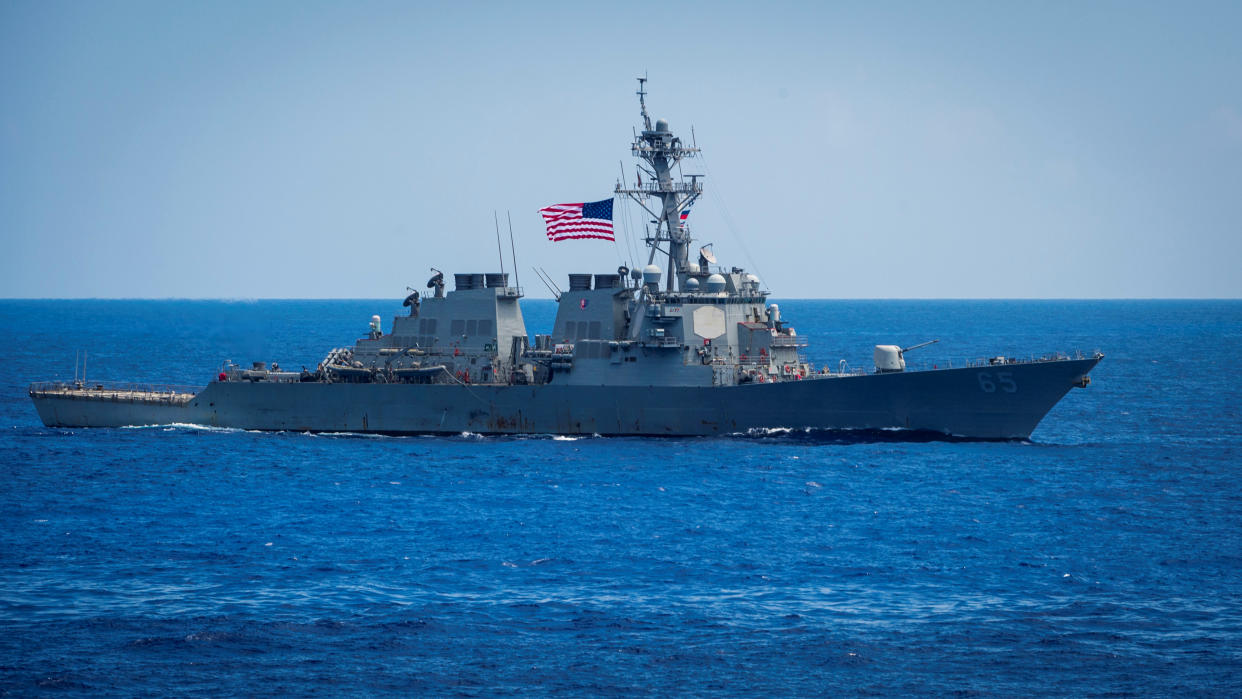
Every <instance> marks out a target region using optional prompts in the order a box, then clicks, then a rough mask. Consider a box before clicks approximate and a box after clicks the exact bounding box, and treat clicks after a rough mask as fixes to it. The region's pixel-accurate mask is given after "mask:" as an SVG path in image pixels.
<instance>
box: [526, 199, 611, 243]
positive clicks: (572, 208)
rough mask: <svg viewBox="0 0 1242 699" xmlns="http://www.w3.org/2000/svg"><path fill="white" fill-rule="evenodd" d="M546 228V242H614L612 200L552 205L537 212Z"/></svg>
mask: <svg viewBox="0 0 1242 699" xmlns="http://www.w3.org/2000/svg"><path fill="white" fill-rule="evenodd" d="M539 213H541V214H543V220H544V223H546V224H547V226H548V240H552V241H559V240H573V239H579V238H598V239H600V240H616V238H615V237H614V236H613V234H612V200H611V199H605V200H603V201H588V202H586V203H580V204H553V205H552V206H545V207H543V208H542V209H540V210H539Z"/></svg>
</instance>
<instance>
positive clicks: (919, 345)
mask: <svg viewBox="0 0 1242 699" xmlns="http://www.w3.org/2000/svg"><path fill="white" fill-rule="evenodd" d="M937 342H940V340H939V339H935V340H928V341H927V342H920V343H919V344H917V345H910V346H909V347H903V348H901V353H902V354H905V353H906V352H909V351H910V350H916V349H918V348H920V347H926V346H928V345H934V344H936V343H937Z"/></svg>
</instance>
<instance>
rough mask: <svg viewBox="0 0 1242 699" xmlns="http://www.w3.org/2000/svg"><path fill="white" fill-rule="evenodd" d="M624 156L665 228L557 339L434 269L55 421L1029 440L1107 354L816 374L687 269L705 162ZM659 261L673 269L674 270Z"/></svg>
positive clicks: (484, 285)
mask: <svg viewBox="0 0 1242 699" xmlns="http://www.w3.org/2000/svg"><path fill="white" fill-rule="evenodd" d="M644 87H645V79H640V82H639V90H638V97H639V105H640V114H641V118H642V130H641V131H639V132H638V133H636V135H635V138H634V141H633V144H632V146H631V150H632V152H633V154H634V155H635V156H636V157H637V158H639V159H640V160H641V161H642V162H643V163H644V168H643V169H645V170H646V172H647V173H648V179H647V181H646V182H645V183H644V182H642V181H641V180H638V181H636V182H635V183H634V184H633V185H622V184H618V185H617V187H616V189H615V194H616V195H617V196H623V197H628V198H630V199H632V200H633V201H635V202H637V203H638V204H639V205H640V206H642V207H643V209H644V210H645V211H646V212H647V213H648V214H649V215H650V216H651V220H652V221H653V222H654V223H655V230H654V231H653V232H651V233H650V234H649V235H648V236H647V237H646V243H647V245H648V248H649V256H648V259H647V264H646V266H645V267H643V268H642V269H641V270H632V271H631V270H629V269H627V268H625V267H621V268H619V269H617V270H616V271H615V272H611V271H610V272H606V273H596V274H585V273H575V274H570V275H569V284H568V288H567V289H566V290H564V291H561V292H559V293H558V297H557V304H558V305H557V313H556V319H555V322H554V324H553V327H552V331H551V333H550V334H536V335H534V336H533V337H532V336H530V335H528V333H527V329H526V325H525V322H524V320H523V317H522V312H521V307H520V299H521V297H522V292H521V290H520V289H519V288H518V287H517V286H514V285H510V283H509V276H508V275H507V274H505V273H503V272H499V273H461V274H454V275H453V281H454V288H453V289H452V290H450V291H446V286H447V284H446V282H445V278H444V275H443V274H442V273H440V272H438V270H433V271H435V272H436V274H435V275H434V276H433V277H432V278H431V279H430V280H429V281H428V283H427V288H428V290H429V293H427V294H424V295H420V294H419V293H418V292H417V291H415V292H414V293H411V294H410V295H409V296H407V297H406V298H405V301H404V306H405V307H407V308H408V309H409V310H408V313H406V314H403V315H398V316H396V317H394V318H393V320H392V322H391V325H390V327H389V330H388V331H387V332H385V331H384V329H383V326H382V322H381V319H380V318H379V317H378V316H375V317H373V318H372V319H371V323H370V326H369V328H368V332H367V334H366V336H364V337H362V338H360V339H358V340H357V341H356V342H355V343H354V344H353V346H352V347H341V348H337V349H333V350H331V351H330V352H328V354H327V355H326V356H325V357H324V359H323V361H322V362H320V363H319V365H318V366H317V367H316V369H315V370H314V371H310V370H303V371H300V372H289V371H281V370H280V369H279V367H277V366H272V367H268V366H267V365H265V364H262V363H254V364H252V365H250V366H248V367H243V366H239V365H235V364H232V363H228V364H226V366H224V367H223V369H222V370H221V371H220V372H219V374H218V376H217V377H216V379H215V380H214V381H212V382H211V383H210V384H208V385H207V386H206V387H205V388H203V389H201V390H197V391H172V392H167V391H166V392H152V391H141V390H137V391H136V390H121V389H112V388H108V387H104V386H97V387H95V386H88V385H83V384H36V385H32V386H31V389H30V394H31V396H32V398H33V400H34V402H35V405H36V407H37V409H38V410H39V414H40V416H41V418H42V419H43V421H44V422H45V423H46V424H48V425H60V426H120V425H131V424H159V423H173V422H177V423H194V424H207V425H220V426H232V427H244V428H249V429H269V430H309V431H338V430H350V431H362V432H386V433H421V432H451V433H456V432H462V431H471V432H482V433H530V432H536V433H559V434H566V433H567V434H584V433H585V434H592V433H594V434H605V435H608V434H634V435H670V434H676V435H708V434H728V433H736V432H744V431H747V430H752V429H767V428H791V429H888V428H899V429H911V430H927V431H935V432H941V433H945V434H950V435H955V436H961V437H976V438H1025V437H1028V436H1029V435H1030V433H1031V431H1032V430H1033V429H1034V428H1035V426H1036V425H1037V424H1038V422H1039V421H1040V419H1042V418H1043V416H1044V415H1045V414H1046V413H1047V412H1048V410H1049V409H1051V407H1052V406H1053V405H1054V404H1055V403H1056V402H1057V401H1058V400H1059V399H1060V398H1061V397H1062V396H1064V394H1065V393H1066V392H1068V391H1069V390H1070V388H1072V387H1074V386H1085V385H1086V384H1087V382H1088V379H1087V373H1088V372H1089V371H1090V370H1091V368H1092V367H1094V366H1095V364H1096V363H1097V362H1099V360H1100V359H1101V358H1102V356H1103V355H1101V354H1099V353H1096V354H1094V355H1091V356H1088V357H1076V358H1070V357H1066V356H1063V355H1055V356H1050V357H1046V358H1043V359H1040V360H1032V361H1024V362H1018V361H1015V360H1010V359H1005V358H1000V357H997V358H994V359H992V360H988V361H984V362H979V363H977V364H975V365H970V366H965V367H957V368H952V369H947V368H946V369H934V370H926V371H908V370H907V368H906V364H905V359H904V353H905V352H906V351H909V350H910V349H913V348H906V349H904V350H903V349H902V348H900V347H898V346H895V345H877V346H876V347H875V348H874V357H875V370H874V372H868V373H859V372H845V371H833V370H832V369H831V368H830V367H819V368H816V367H813V366H811V365H810V364H809V363H807V362H806V361H805V359H804V358H803V356H802V354H801V349H802V348H804V347H805V346H806V340H805V339H804V338H803V337H801V336H799V335H798V334H797V332H796V330H795V329H794V328H793V327H792V326H791V325H790V324H789V323H787V322H786V321H785V320H784V319H783V318H782V317H781V311H780V308H779V307H778V306H777V305H776V304H770V303H768V292H767V291H765V290H764V289H763V288H762V285H761V283H760V281H759V279H758V278H757V277H756V276H755V275H753V274H751V273H748V272H747V271H746V270H745V269H743V268H740V267H728V268H726V267H722V266H720V265H718V264H717V261H716V259H715V256H714V254H713V252H712V250H711V246H703V247H701V248H699V250H698V254H697V259H695V260H692V259H690V253H691V250H692V249H693V248H692V243H693V240H692V237H691V233H690V228H689V227H688V226H687V225H685V223H684V221H683V218H684V217H683V215H682V212H684V211H687V210H688V208H689V207H690V206H691V205H692V204H693V203H694V202H695V200H696V199H697V198H698V197H699V196H700V195H701V194H702V191H703V183H702V181H701V178H700V176H697V175H691V176H688V177H674V174H673V173H674V171H675V169H677V165H678V164H679V163H680V162H681V161H682V160H683V159H686V158H693V157H695V156H696V155H697V154H698V152H699V151H698V148H697V147H695V146H691V145H686V144H685V143H684V142H683V141H682V140H681V139H680V138H679V137H677V136H676V135H674V133H673V132H672V131H671V129H670V128H669V124H668V122H666V121H664V120H662V119H659V120H655V121H654V123H653V121H652V119H651V117H650V116H649V114H648V111H647V104H646V94H647V93H646V91H645V89H644ZM661 262H663V263H664V265H665V268H663V269H662V268H661V266H660V264H659V263H661Z"/></svg>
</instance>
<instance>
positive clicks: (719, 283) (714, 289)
mask: <svg viewBox="0 0 1242 699" xmlns="http://www.w3.org/2000/svg"><path fill="white" fill-rule="evenodd" d="M724 290H725V278H724V277H722V276H720V275H719V274H713V275H712V276H710V277H708V278H707V291H708V293H711V294H718V293H720V292H722V291H724Z"/></svg>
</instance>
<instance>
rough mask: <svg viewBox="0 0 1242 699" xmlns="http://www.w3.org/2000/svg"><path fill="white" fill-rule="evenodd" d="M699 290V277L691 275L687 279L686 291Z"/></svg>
mask: <svg viewBox="0 0 1242 699" xmlns="http://www.w3.org/2000/svg"><path fill="white" fill-rule="evenodd" d="M698 290H699V280H698V279H695V278H693V277H691V278H690V279H687V280H686V291H698Z"/></svg>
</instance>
